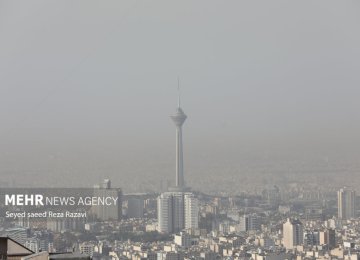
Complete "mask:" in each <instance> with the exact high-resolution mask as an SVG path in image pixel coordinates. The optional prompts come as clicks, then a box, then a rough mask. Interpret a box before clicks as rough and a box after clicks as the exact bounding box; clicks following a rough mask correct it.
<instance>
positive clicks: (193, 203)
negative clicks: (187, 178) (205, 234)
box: [184, 193, 199, 229]
mask: <svg viewBox="0 0 360 260" xmlns="http://www.w3.org/2000/svg"><path fill="white" fill-rule="evenodd" d="M184 218H185V221H184V222H185V223H184V225H185V229H197V228H199V201H198V199H197V198H196V197H195V195H194V194H193V193H185V194H184Z"/></svg>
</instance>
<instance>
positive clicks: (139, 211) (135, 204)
mask: <svg viewBox="0 0 360 260" xmlns="http://www.w3.org/2000/svg"><path fill="white" fill-rule="evenodd" d="M126 215H127V217H128V218H143V217H144V199H143V198H138V197H129V198H128V200H127V214H126Z"/></svg>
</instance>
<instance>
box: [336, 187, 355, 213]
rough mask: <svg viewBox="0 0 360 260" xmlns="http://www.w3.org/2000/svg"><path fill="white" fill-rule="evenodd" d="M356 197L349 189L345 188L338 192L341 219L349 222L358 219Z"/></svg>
mask: <svg viewBox="0 0 360 260" xmlns="http://www.w3.org/2000/svg"><path fill="white" fill-rule="evenodd" d="M355 196H356V195H355V191H353V190H351V189H349V188H343V189H340V190H339V191H338V192H337V197H338V218H339V219H343V220H347V219H352V218H355V217H356V211H355Z"/></svg>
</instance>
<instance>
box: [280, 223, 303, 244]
mask: <svg viewBox="0 0 360 260" xmlns="http://www.w3.org/2000/svg"><path fill="white" fill-rule="evenodd" d="M302 244H303V225H302V223H301V222H300V220H298V219H289V218H288V219H287V221H286V222H285V223H284V224H283V245H284V247H285V248H286V249H287V250H291V249H294V247H296V246H297V245H302Z"/></svg>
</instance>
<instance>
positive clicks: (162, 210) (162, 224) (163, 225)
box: [158, 192, 199, 233]
mask: <svg viewBox="0 0 360 260" xmlns="http://www.w3.org/2000/svg"><path fill="white" fill-rule="evenodd" d="M198 215H199V206H198V200H197V198H196V197H195V196H194V194H193V193H190V192H164V193H162V194H161V195H160V196H159V197H158V231H159V232H162V233H176V232H179V231H181V230H183V229H184V228H185V229H187V228H198V225H199V219H198Z"/></svg>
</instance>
